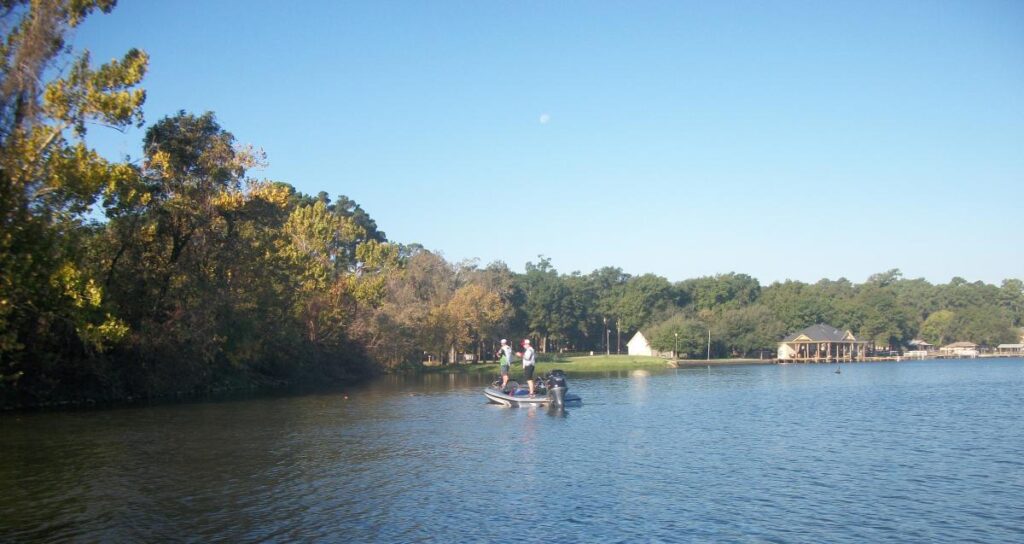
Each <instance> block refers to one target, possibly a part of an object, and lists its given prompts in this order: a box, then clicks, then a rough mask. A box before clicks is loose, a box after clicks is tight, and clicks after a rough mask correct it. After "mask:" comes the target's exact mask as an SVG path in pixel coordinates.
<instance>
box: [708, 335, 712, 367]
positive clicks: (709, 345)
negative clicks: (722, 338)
mask: <svg viewBox="0 0 1024 544" xmlns="http://www.w3.org/2000/svg"><path fill="white" fill-rule="evenodd" d="M708 362H711V329H710V328H709V329H708Z"/></svg>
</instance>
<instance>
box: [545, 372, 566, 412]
mask: <svg viewBox="0 0 1024 544" xmlns="http://www.w3.org/2000/svg"><path fill="white" fill-rule="evenodd" d="M544 381H545V385H547V388H548V396H550V397H551V405H552V406H563V405H564V404H565V393H566V392H567V391H569V384H568V383H566V381H565V372H562V371H561V370H558V369H556V370H552V371H551V372H550V373H549V374H548V376H547V378H546V379H545V380H544Z"/></svg>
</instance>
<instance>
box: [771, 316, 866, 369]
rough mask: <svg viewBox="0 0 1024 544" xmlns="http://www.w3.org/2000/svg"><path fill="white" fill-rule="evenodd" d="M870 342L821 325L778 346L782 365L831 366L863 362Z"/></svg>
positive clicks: (794, 335)
mask: <svg viewBox="0 0 1024 544" xmlns="http://www.w3.org/2000/svg"><path fill="white" fill-rule="evenodd" d="M870 344H871V342H868V341H866V340H858V339H857V337H855V336H854V335H853V333H852V332H850V331H843V330H839V329H837V328H835V327H833V326H831V325H825V324H823V323H818V324H817V325H811V326H810V327H807V328H806V329H804V330H802V331H800V332H797V333H793V334H791V335H789V336H787V337H785V338H784V339H783V340H782V342H779V351H778V357H779V360H780V361H794V362H801V363H828V362H832V361H863V360H865V359H866V358H867V354H868V348H869V346H870Z"/></svg>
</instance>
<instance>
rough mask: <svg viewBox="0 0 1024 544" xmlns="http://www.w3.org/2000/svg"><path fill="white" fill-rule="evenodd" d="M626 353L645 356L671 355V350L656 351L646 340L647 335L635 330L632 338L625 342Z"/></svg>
mask: <svg viewBox="0 0 1024 544" xmlns="http://www.w3.org/2000/svg"><path fill="white" fill-rule="evenodd" d="M626 353H628V354H630V355H640V356H646V357H672V356H673V354H672V352H671V351H658V350H656V349H654V348H652V347H651V343H650V342H648V341H647V337H646V336H644V333H642V332H640V331H636V334H634V335H633V338H630V339H629V342H626Z"/></svg>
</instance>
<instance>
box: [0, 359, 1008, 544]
mask: <svg viewBox="0 0 1024 544" xmlns="http://www.w3.org/2000/svg"><path fill="white" fill-rule="evenodd" d="M835 369H836V366H835V365H831V366H828V365H816V366H815V365H784V366H733V367H714V368H711V369H710V370H709V369H707V368H697V369H681V370H667V371H665V372H664V373H660V372H656V373H654V374H653V375H649V376H630V375H629V374H628V373H622V374H619V375H611V376H600V377H598V376H588V377H581V376H573V375H571V374H570V376H569V378H570V387H571V389H572V390H573V391H574V392H576V393H578V394H579V395H581V396H582V397H583V399H584V405H583V406H581V407H577V408H571V409H567V410H565V411H564V412H561V413H559V412H549V411H548V410H546V409H543V408H540V409H536V408H534V409H512V408H502V407H499V406H495V405H487V404H485V403H484V399H483V396H482V394H481V388H482V387H483V385H484V383H483V382H484V381H489V378H487V377H484V378H477V377H467V376H439V375H433V376H426V377H416V378H394V377H392V378H389V379H385V380H382V381H380V382H377V383H375V384H373V385H371V386H369V387H366V388H362V389H352V390H347V391H344V392H338V393H331V394H317V395H307V396H302V397H289V398H272V399H266V398H264V399H258V400H243V401H232V402H221V403H205V404H192V405H165V406H156V407H141V408H126V409H115V410H103V411H99V410H97V411H87V412H75V413H65V414H25V415H10V414H8V415H4V416H0V445H2V448H0V541H3V542H11V541H15V542H17V541H61V542H65V541H88V542H125V541H135V542H155V541H195V542H207V541H216V540H221V541H229V542H243V541H244V542H253V541H278V542H280V541H337V542H453V541H457V542H496V541H505V540H514V539H516V538H525V539H526V540H527V541H533V542H537V541H541V540H548V539H555V540H558V541H561V542H688V541H719V542H722V541H725V542H901V543H902V542H986V543H989V542H1024V421H1022V419H1024V416H1022V414H1024V360H1021V359H1003V360H998V361H996V360H993V361H949V362H938V361H926V362H904V363H877V364H845V365H842V373H840V374H836V373H835V372H834V371H835Z"/></svg>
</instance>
